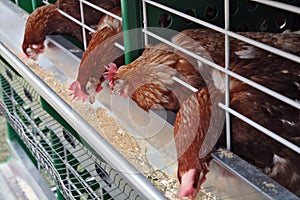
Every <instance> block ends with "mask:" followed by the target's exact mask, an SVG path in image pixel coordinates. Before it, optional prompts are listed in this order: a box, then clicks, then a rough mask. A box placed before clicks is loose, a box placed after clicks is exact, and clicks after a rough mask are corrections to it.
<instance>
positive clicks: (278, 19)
mask: <svg viewBox="0 0 300 200" xmlns="http://www.w3.org/2000/svg"><path fill="white" fill-rule="evenodd" d="M224 2H225V1H223V0H201V1H199V0H187V1H184V3H183V2H182V1H180V0H173V1H169V0H157V1H151V0H145V1H144V3H142V1H139V0H128V1H127V0H123V1H122V6H123V8H122V9H123V10H122V13H123V26H124V30H125V31H126V30H130V29H133V28H143V27H144V23H146V24H147V27H161V28H167V29H171V30H175V31H182V30H184V29H189V28H199V27H202V26H201V25H199V24H198V23H195V22H192V21H190V20H188V19H185V18H183V17H182V14H187V15H189V16H192V17H195V18H197V19H200V20H203V21H205V22H207V23H210V24H212V25H215V26H218V27H220V28H225V24H224V23H225V19H224V16H225V13H224V10H225V7H224ZM279 2H282V3H285V4H289V5H295V6H299V5H300V1H299V0H281V1H279ZM132 5H134V6H135V7H136V10H134V11H131V10H130V9H129V8H132ZM143 6H144V7H143ZM165 7H167V8H168V9H169V8H170V10H168V11H167V10H166V9H165ZM129 10H130V11H129ZM171 10H172V11H171ZM175 13H177V14H175ZM299 28H300V15H299V14H296V13H292V12H288V11H285V10H282V9H279V8H274V7H270V6H267V5H264V4H260V3H257V2H254V1H249V0H229V29H230V30H231V31H264V32H283V31H284V30H287V29H288V30H291V31H297V30H299ZM174 33H175V32H174ZM142 35H143V34H141V35H140V36H139V37H131V36H127V35H126V33H125V35H124V46H125V51H126V52H127V54H126V62H127V63H129V62H131V61H133V60H134V59H135V58H136V57H137V56H138V55H139V51H132V48H131V47H132V46H134V45H133V43H136V42H137V40H138V42H139V43H143V40H142ZM161 36H162V37H164V38H167V39H170V38H171V37H172V36H173V35H172V34H171V35H170V34H165V35H161ZM150 39H151V38H150ZM151 42H154V41H151V40H150V43H151ZM140 46H142V44H141V45H140Z"/></svg>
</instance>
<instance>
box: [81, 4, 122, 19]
mask: <svg viewBox="0 0 300 200" xmlns="http://www.w3.org/2000/svg"><path fill="white" fill-rule="evenodd" d="M79 1H81V2H82V3H84V4H86V5H88V6H90V7H92V8H94V9H96V10H98V11H101V12H103V13H105V14H107V15H109V16H111V17H113V18H115V19H117V20H119V21H122V17H119V16H118V15H115V14H114V13H112V12H109V11H107V10H105V9H104V8H101V7H99V6H96V5H94V4H92V3H90V2H88V1H86V0H79Z"/></svg>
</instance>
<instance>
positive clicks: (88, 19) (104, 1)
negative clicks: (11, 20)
mask: <svg viewBox="0 0 300 200" xmlns="http://www.w3.org/2000/svg"><path fill="white" fill-rule="evenodd" d="M90 2H91V3H93V4H95V5H97V6H101V7H102V8H104V9H107V10H111V9H113V8H115V7H117V6H119V5H120V1H117V0H101V1H96V0H90ZM58 8H59V9H60V10H62V11H64V12H65V13H67V14H69V15H71V16H72V17H74V18H76V19H77V20H79V21H81V16H80V5H79V1H78V0H70V1H66V0H58V1H56V3H55V4H49V5H44V6H41V7H39V8H37V9H36V10H34V11H33V12H32V13H31V14H30V15H29V17H28V19H27V22H26V28H25V34H24V40H23V44H22V49H23V51H24V53H25V54H26V55H27V56H28V57H30V58H32V59H35V60H36V59H37V57H38V55H39V54H40V53H42V52H43V50H44V41H45V38H46V35H51V34H65V35H69V36H72V37H74V38H76V39H77V40H79V41H80V42H81V43H83V35H82V27H81V26H80V25H78V24H76V23H75V22H73V21H71V20H70V19H68V18H67V17H65V16H63V15H62V14H60V13H59V11H58ZM83 10H84V22H85V24H87V25H95V24H97V23H98V21H99V19H100V18H101V17H102V16H103V13H102V12H100V11H97V10H95V9H94V8H91V7H90V6H87V5H84V6H83ZM86 39H87V42H89V41H90V39H91V34H90V33H88V32H87V33H86Z"/></svg>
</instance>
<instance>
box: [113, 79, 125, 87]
mask: <svg viewBox="0 0 300 200" xmlns="http://www.w3.org/2000/svg"><path fill="white" fill-rule="evenodd" d="M114 83H115V86H118V87H121V85H123V83H124V80H122V79H118V80H115V81H114Z"/></svg>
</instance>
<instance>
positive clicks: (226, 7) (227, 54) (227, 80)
mask: <svg viewBox="0 0 300 200" xmlns="http://www.w3.org/2000/svg"><path fill="white" fill-rule="evenodd" d="M224 4H225V5H224V15H225V17H224V19H225V22H224V24H225V30H229V27H230V26H229V25H230V21H229V0H224ZM229 66H230V38H229V36H228V35H227V34H225V69H226V70H229ZM229 104H230V77H229V75H228V74H225V105H226V106H227V107H229V106H230V105H229ZM225 123H226V147H227V149H228V150H230V149H231V126H230V114H229V112H228V111H225Z"/></svg>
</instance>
